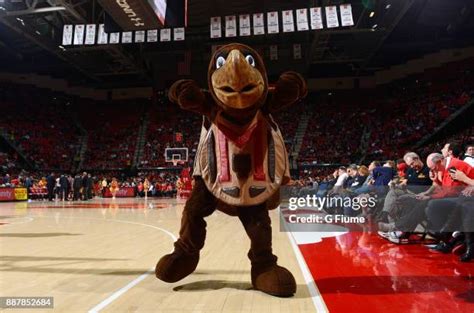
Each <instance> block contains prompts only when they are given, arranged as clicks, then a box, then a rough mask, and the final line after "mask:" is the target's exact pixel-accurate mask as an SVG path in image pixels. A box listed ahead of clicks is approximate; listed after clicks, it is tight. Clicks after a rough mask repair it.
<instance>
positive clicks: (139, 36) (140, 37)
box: [135, 30, 145, 42]
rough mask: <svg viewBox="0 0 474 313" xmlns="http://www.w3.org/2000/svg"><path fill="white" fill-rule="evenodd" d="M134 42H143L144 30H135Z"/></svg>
mask: <svg viewBox="0 0 474 313" xmlns="http://www.w3.org/2000/svg"><path fill="white" fill-rule="evenodd" d="M135 42H145V31H144V30H137V31H135Z"/></svg>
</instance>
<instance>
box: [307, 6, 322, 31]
mask: <svg viewBox="0 0 474 313" xmlns="http://www.w3.org/2000/svg"><path fill="white" fill-rule="evenodd" d="M309 14H310V16H311V29H323V17H322V16H321V8H319V7H315V8H310V9H309Z"/></svg>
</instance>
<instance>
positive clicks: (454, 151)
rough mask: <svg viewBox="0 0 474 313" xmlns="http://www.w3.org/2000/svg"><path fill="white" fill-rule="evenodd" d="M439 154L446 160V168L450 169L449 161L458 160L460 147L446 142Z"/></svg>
mask: <svg viewBox="0 0 474 313" xmlns="http://www.w3.org/2000/svg"><path fill="white" fill-rule="evenodd" d="M441 154H442V155H443V157H444V158H445V159H446V166H445V167H446V168H450V163H451V159H452V158H453V157H454V158H458V157H459V155H460V154H461V146H460V145H458V144H457V143H451V142H448V143H446V144H445V145H444V147H443V149H441Z"/></svg>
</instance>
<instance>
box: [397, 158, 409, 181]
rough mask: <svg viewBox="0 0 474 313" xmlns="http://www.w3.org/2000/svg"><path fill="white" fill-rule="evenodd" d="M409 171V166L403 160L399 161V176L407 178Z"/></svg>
mask: <svg viewBox="0 0 474 313" xmlns="http://www.w3.org/2000/svg"><path fill="white" fill-rule="evenodd" d="M407 169H408V166H407V164H406V163H405V161H404V160H403V159H401V160H398V161H397V175H398V177H399V178H405V174H406V173H405V172H406V170H407Z"/></svg>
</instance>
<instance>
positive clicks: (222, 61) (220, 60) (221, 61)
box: [216, 56, 225, 68]
mask: <svg viewBox="0 0 474 313" xmlns="http://www.w3.org/2000/svg"><path fill="white" fill-rule="evenodd" d="M224 64H225V59H224V57H222V56H220V57H218V58H217V60H216V68H220V67H221V66H223V65H224Z"/></svg>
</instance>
